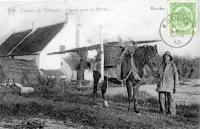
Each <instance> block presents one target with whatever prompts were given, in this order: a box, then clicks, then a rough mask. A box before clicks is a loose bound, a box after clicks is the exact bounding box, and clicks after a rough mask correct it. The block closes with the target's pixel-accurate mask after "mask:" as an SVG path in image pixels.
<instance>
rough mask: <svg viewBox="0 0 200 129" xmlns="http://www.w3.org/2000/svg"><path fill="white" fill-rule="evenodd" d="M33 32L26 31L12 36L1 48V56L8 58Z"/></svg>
mask: <svg viewBox="0 0 200 129" xmlns="http://www.w3.org/2000/svg"><path fill="white" fill-rule="evenodd" d="M30 32H31V30H25V31H22V32H17V33H14V34H12V35H11V36H10V37H9V38H8V39H7V40H6V41H5V42H4V43H2V45H1V46H0V55H1V56H6V55H7V54H8V53H9V52H11V50H12V49H13V48H14V47H15V46H17V44H18V43H20V41H22V40H23V39H24V38H25V37H26V36H27V35H28V34H29V33H30Z"/></svg>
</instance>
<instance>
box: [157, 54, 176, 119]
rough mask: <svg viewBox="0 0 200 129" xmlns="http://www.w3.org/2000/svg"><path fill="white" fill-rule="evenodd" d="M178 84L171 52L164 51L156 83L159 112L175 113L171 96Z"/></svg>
mask: <svg viewBox="0 0 200 129" xmlns="http://www.w3.org/2000/svg"><path fill="white" fill-rule="evenodd" d="M178 84H179V79H178V72H177V68H176V65H175V64H174V63H173V57H172V56H171V53H170V52H169V51H166V52H165V53H164V55H163V62H162V65H161V69H160V80H159V83H158V85H157V91H158V94H159V103H160V111H161V113H163V114H169V115H175V114H176V104H175V101H174V98H173V96H174V94H175V93H176V88H177V86H178Z"/></svg>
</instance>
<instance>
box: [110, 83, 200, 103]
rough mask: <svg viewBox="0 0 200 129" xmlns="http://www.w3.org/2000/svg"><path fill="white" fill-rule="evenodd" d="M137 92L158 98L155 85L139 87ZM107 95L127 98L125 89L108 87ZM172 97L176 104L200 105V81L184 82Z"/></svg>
mask: <svg viewBox="0 0 200 129" xmlns="http://www.w3.org/2000/svg"><path fill="white" fill-rule="evenodd" d="M139 91H146V92H148V93H149V94H150V95H152V96H154V97H158V93H157V92H156V85H141V86H140V88H139ZM107 95H108V96H115V95H123V96H127V91H126V87H109V88H108V91H107ZM174 97H175V100H176V101H177V103H182V104H185V105H187V104H191V103H197V104H200V79H196V80H190V81H188V82H184V83H183V84H182V85H180V86H179V87H178V88H177V93H176V94H175V96H174Z"/></svg>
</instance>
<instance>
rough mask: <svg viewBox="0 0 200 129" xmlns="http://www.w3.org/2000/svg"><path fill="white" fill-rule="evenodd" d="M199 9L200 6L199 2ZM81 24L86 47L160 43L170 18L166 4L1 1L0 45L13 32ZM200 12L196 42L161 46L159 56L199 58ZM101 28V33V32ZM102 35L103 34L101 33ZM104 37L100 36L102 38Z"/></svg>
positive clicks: (142, 0)
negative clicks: (161, 30)
mask: <svg viewBox="0 0 200 129" xmlns="http://www.w3.org/2000/svg"><path fill="white" fill-rule="evenodd" d="M197 5H198V7H199V2H197ZM66 12H67V13H68V21H70V20H71V19H75V20H74V21H75V22H77V23H78V21H80V25H81V26H80V28H81V36H82V37H84V39H86V42H87V43H86V44H90V45H92V44H96V43H99V42H100V37H101V41H116V40H118V39H119V37H120V38H121V39H122V40H135V41H139V40H155V39H156V40H161V37H160V35H159V27H160V24H161V21H162V20H163V19H164V18H165V17H166V16H167V15H168V1H167V0H159V1H158V0H140V1H138V0H126V1H125V0H109V1H108V0H56V1H52V0H51V1H48V0H45V1H42V0H40V1H39V0H38V1H27V0H26V1H20V2H19V1H6V2H5V1H0V16H1V17H0V28H1V33H0V44H1V43H3V42H4V41H5V40H6V39H7V38H8V36H9V35H11V34H12V33H14V32H18V31H23V30H26V29H30V28H32V27H33V28H37V27H40V26H46V25H50V24H54V23H57V22H62V21H64V20H65V19H66V17H65V13H66ZM199 14H200V10H199V8H198V9H197V16H198V19H197V27H196V30H195V34H194V36H193V39H192V40H191V41H190V42H189V43H188V45H186V46H184V47H181V48H172V47H169V46H167V45H166V44H165V43H163V42H162V41H161V42H158V43H156V44H157V46H158V50H159V53H163V52H164V51H170V52H172V54H173V55H180V56H192V57H196V56H200V55H199V51H200V31H199V30H200V27H199V23H200V22H199V20H200V19H199ZM78 19H80V20H78ZM100 26H101V30H100ZM100 31H101V32H100ZM100 33H101V34H100Z"/></svg>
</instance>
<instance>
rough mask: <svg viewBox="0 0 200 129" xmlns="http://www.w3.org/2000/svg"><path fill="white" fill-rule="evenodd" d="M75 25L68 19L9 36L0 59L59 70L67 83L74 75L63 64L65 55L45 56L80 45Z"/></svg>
mask: <svg viewBox="0 0 200 129" xmlns="http://www.w3.org/2000/svg"><path fill="white" fill-rule="evenodd" d="M75 23H76V22H74V21H73V19H72V21H68V22H66V21H64V22H60V23H56V24H52V25H47V26H43V27H39V28H36V29H30V30H24V31H21V32H16V33H13V34H12V35H10V37H9V38H8V39H7V40H6V41H5V42H3V43H2V44H1V46H0V56H8V57H12V58H15V59H24V60H34V61H35V62H36V65H37V66H38V68H39V69H48V70H60V71H61V72H63V73H64V74H65V75H66V77H67V79H68V80H75V79H76V72H75V71H74V70H73V69H72V68H71V67H70V65H69V64H70V63H66V61H64V60H63V57H66V56H68V55H69V54H65V55H63V54H61V55H48V53H50V52H53V51H63V50H65V49H66V50H67V49H72V48H76V44H77V42H79V40H80V41H82V40H81V37H80V34H81V32H80V26H79V25H77V24H75ZM82 43H83V42H82ZM87 73H89V74H88V75H87V76H86V77H88V76H89V79H90V80H92V74H91V72H87ZM87 79H88V78H87Z"/></svg>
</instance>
